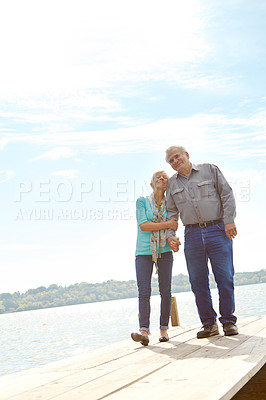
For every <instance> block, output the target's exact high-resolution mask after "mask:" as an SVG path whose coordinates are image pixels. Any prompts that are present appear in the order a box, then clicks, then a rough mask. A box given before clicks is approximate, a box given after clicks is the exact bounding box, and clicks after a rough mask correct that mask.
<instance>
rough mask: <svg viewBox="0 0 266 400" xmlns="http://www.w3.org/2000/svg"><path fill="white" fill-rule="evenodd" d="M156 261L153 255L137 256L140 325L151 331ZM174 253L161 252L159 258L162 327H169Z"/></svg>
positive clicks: (142, 328) (141, 327)
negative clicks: (152, 292)
mask: <svg viewBox="0 0 266 400" xmlns="http://www.w3.org/2000/svg"><path fill="white" fill-rule="evenodd" d="M153 265H154V262H153V261H152V256H151V255H138V256H136V274H137V284H138V291H139V327H140V330H143V331H147V332H149V328H150V311H151V307H150V296H151V277H152V270H153ZM172 267H173V254H172V252H171V251H168V252H166V253H162V254H161V258H158V283H159V292H160V295H161V315H160V329H168V323H169V317H170V313H171V301H172V300H171V281H172Z"/></svg>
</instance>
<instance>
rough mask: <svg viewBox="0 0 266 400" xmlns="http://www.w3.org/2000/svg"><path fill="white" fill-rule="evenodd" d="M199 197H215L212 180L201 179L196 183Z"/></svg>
mask: <svg viewBox="0 0 266 400" xmlns="http://www.w3.org/2000/svg"><path fill="white" fill-rule="evenodd" d="M197 185H198V189H199V195H200V198H206V197H208V198H213V199H215V198H216V189H215V187H214V184H213V181H212V180H207V181H203V182H200V183H198V184H197Z"/></svg>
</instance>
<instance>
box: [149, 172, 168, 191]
mask: <svg viewBox="0 0 266 400" xmlns="http://www.w3.org/2000/svg"><path fill="white" fill-rule="evenodd" d="M167 182H168V176H167V175H166V173H165V172H158V173H157V174H156V175H155V177H154V178H153V186H152V187H153V190H154V189H164V190H165V189H166V186H167Z"/></svg>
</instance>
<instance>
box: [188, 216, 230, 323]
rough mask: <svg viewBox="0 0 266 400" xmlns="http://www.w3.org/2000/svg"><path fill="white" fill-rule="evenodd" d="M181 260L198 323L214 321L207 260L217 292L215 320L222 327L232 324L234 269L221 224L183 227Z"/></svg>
mask: <svg viewBox="0 0 266 400" xmlns="http://www.w3.org/2000/svg"><path fill="white" fill-rule="evenodd" d="M185 257H186V261H187V268H188V274H189V280H190V284H191V288H192V291H193V293H194V295H195V298H196V304H197V308H198V313H199V316H200V320H201V322H202V324H203V325H212V324H214V323H215V322H216V317H217V314H216V312H215V311H214V309H213V306H212V299H211V292H210V288H209V270H208V259H209V260H210V262H211V266H212V271H213V275H214V278H215V281H216V283H217V287H218V292H219V311H220V315H221V317H220V318H219V320H220V322H221V323H222V324H224V323H226V322H233V323H235V322H236V317H235V316H234V315H233V313H234V311H235V299H234V278H233V276H234V266H233V250H232V240H231V239H229V238H228V237H227V236H226V234H225V230H224V223H223V222H221V223H219V224H216V225H211V226H208V227H206V228H197V227H186V228H185Z"/></svg>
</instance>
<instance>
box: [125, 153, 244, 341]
mask: <svg viewBox="0 0 266 400" xmlns="http://www.w3.org/2000/svg"><path fill="white" fill-rule="evenodd" d="M166 161H167V162H168V163H169V164H170V165H171V167H172V168H173V169H174V170H175V171H177V173H176V174H174V175H173V176H172V177H171V178H170V179H168V176H167V174H166V173H165V172H164V171H158V172H155V173H154V174H153V176H152V181H151V187H152V189H153V192H152V194H151V196H150V197H146V198H144V197H140V198H139V199H137V203H136V207H137V214H136V215H137V224H138V235H137V245H136V275H137V285H138V293H139V328H140V329H139V330H140V333H137V332H134V333H132V334H131V337H132V339H133V340H134V341H136V342H140V343H141V344H142V345H143V346H147V345H148V343H149V337H148V334H149V327H150V296H151V276H152V270H153V265H154V264H155V266H156V269H157V272H158V282H159V292H160V296H161V314H160V338H159V341H160V342H166V341H168V340H169V337H168V334H167V329H168V323H169V317H170V312H171V280H172V266H173V255H172V251H171V250H173V251H174V252H177V251H178V250H179V246H180V244H181V243H180V241H179V238H178V237H176V235H175V233H176V230H177V227H178V223H177V221H178V218H179V216H180V219H181V221H182V222H183V224H184V225H185V239H184V252H185V258H186V263H187V269H188V275H189V281H190V284H191V289H192V291H193V293H194V295H195V300H196V305H197V309H198V313H199V317H200V320H201V323H202V329H201V330H200V331H199V332H198V333H197V337H198V338H199V339H200V338H206V337H210V336H214V335H218V334H219V330H218V325H217V323H216V317H217V314H216V312H215V310H214V309H213V305H212V299H211V293H210V288H209V270H208V260H210V263H211V267H212V271H213V274H214V278H215V281H216V283H217V287H218V292H219V311H220V315H221V316H220V318H219V321H220V322H221V324H222V326H223V331H224V334H225V335H226V336H231V335H237V334H238V329H237V326H236V324H235V323H236V317H235V316H234V314H233V313H234V311H235V301H234V279H233V275H234V267H233V252H232V239H233V238H235V236H236V234H237V231H236V226H235V223H234V218H235V214H236V212H235V200H234V195H233V192H232V189H231V187H230V186H229V184H228V182H227V181H226V179H225V178H224V176H223V174H222V173H221V171H220V170H219V168H218V167H217V166H215V165H213V164H199V165H195V164H192V163H191V162H190V159H189V154H188V152H187V151H186V149H185V148H184V147H182V146H172V147H170V148H168V149H167V150H166ZM165 191H166V197H165Z"/></svg>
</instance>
